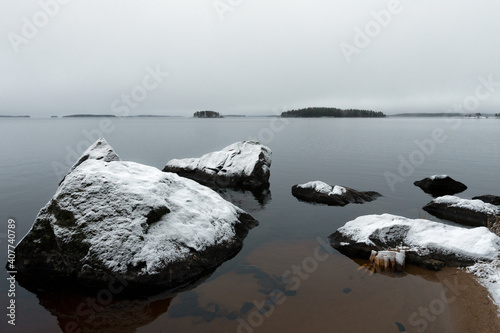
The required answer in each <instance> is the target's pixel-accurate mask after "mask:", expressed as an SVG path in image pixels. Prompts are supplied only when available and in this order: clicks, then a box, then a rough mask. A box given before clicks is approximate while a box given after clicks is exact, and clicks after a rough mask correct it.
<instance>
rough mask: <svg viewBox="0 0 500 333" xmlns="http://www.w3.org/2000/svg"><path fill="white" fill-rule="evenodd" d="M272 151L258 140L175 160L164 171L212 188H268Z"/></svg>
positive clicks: (168, 163)
mask: <svg viewBox="0 0 500 333" xmlns="http://www.w3.org/2000/svg"><path fill="white" fill-rule="evenodd" d="M270 167H271V150H270V149H269V148H268V147H266V146H264V145H261V144H260V143H258V142H256V141H241V142H236V143H233V144H232V145H229V146H227V147H225V148H224V149H222V150H221V151H216V152H212V153H208V154H205V155H203V156H202V157H200V158H185V159H174V160H171V161H169V162H167V165H166V166H165V168H164V169H163V171H165V172H175V173H177V174H178V175H180V176H182V177H187V178H190V179H193V180H196V181H197V182H199V183H201V184H203V185H207V186H212V187H232V188H243V189H257V188H262V187H266V186H269V176H270Z"/></svg>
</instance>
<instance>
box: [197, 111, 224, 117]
mask: <svg viewBox="0 0 500 333" xmlns="http://www.w3.org/2000/svg"><path fill="white" fill-rule="evenodd" d="M193 117H195V118H223V117H222V116H221V115H220V113H219V112H215V111H196V112H195V113H194V115H193Z"/></svg>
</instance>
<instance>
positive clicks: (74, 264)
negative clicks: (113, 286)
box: [10, 139, 271, 295]
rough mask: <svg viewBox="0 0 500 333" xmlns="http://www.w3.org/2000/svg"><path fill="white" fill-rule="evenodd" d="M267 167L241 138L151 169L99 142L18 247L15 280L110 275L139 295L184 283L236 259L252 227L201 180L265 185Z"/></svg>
mask: <svg viewBox="0 0 500 333" xmlns="http://www.w3.org/2000/svg"><path fill="white" fill-rule="evenodd" d="M187 161H189V163H188V164H189V165H188V166H186V164H185V163H184V162H187ZM174 164H175V165H176V167H174V166H173V165H174ZM183 165H184V166H185V167H182V166H183ZM270 165H271V151H270V149H269V148H268V147H265V146H263V145H261V144H259V143H257V142H253V141H244V142H238V143H236V144H233V145H231V146H229V147H226V148H224V149H223V150H222V151H219V152H215V153H211V154H207V155H204V156H203V157H201V158H199V159H189V160H185V161H179V160H177V161H176V162H175V163H174V162H173V161H170V162H168V163H167V166H166V167H165V169H164V171H160V170H158V169H156V168H154V167H150V166H146V165H142V164H138V163H134V162H124V161H121V160H120V158H119V156H118V155H117V154H116V153H115V152H114V150H113V148H112V147H111V146H109V144H108V143H107V142H106V141H105V140H104V139H100V140H98V141H97V142H95V143H94V144H93V145H92V146H91V147H89V149H88V150H87V151H86V152H84V153H83V155H82V156H81V157H80V159H79V160H78V161H77V162H76V163H75V164H74V165H73V167H72V168H71V169H70V171H69V172H68V174H67V175H66V176H65V177H64V179H63V180H62V181H61V183H60V185H59V188H58V189H57V191H56V193H55V195H54V196H53V197H52V199H51V200H50V201H49V202H48V203H47V205H46V206H45V207H43V208H42V209H41V211H40V212H39V214H38V216H37V218H36V220H35V222H34V224H33V226H32V228H31V230H30V231H29V233H28V234H27V235H26V236H25V237H24V238H23V239H22V241H21V242H20V243H19V244H18V245H17V247H16V249H15V252H16V267H15V270H16V271H17V279H18V280H19V281H21V282H22V283H24V285H25V286H26V287H27V288H28V289H35V290H36V289H37V288H38V287H41V288H47V287H48V286H49V285H51V286H55V287H58V286H61V285H62V284H77V285H79V286H81V287H85V288H91V289H95V288H97V289H99V288H102V287H103V286H106V285H107V284H108V283H109V281H112V280H116V279H118V280H120V281H123V283H124V284H126V285H127V291H128V292H130V293H134V292H135V291H140V292H141V294H142V295H144V294H146V293H148V292H149V291H151V292H155V293H156V292H158V291H164V290H173V289H175V288H179V287H180V286H184V285H187V284H189V283H192V282H193V281H196V280H198V279H200V278H202V277H203V276H206V275H207V274H210V273H211V272H212V271H213V270H214V269H215V268H216V267H217V266H219V265H220V264H221V263H223V262H224V261H225V260H228V259H230V258H231V257H233V256H234V255H236V253H238V252H239V250H240V249H241V248H242V244H243V240H244V238H245V237H246V235H247V233H248V231H249V230H250V229H251V228H253V227H254V226H256V225H257V224H258V222H257V221H256V220H255V219H254V218H253V217H252V216H250V215H249V214H248V213H246V212H245V211H243V210H242V209H241V208H239V207H237V206H235V205H234V204H232V203H230V202H228V201H226V200H224V199H223V198H222V197H221V196H220V195H219V194H218V193H217V192H216V191H214V190H213V189H211V188H209V187H207V186H204V185H202V184H206V185H210V186H212V187H216V188H219V187H234V188H243V189H245V188H251V189H253V188H255V187H266V186H268V185H269V174H270V171H269V168H270ZM188 169H189V170H188ZM176 173H179V174H180V175H178V174H176ZM181 176H183V177H181ZM188 178H193V179H195V180H197V181H198V182H195V181H193V180H191V179H188ZM200 183H201V184H200ZM10 270H12V269H10Z"/></svg>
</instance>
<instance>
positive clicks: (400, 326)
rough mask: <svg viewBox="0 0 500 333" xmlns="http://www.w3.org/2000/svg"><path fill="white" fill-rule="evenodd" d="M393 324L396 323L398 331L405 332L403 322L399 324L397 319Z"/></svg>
mask: <svg viewBox="0 0 500 333" xmlns="http://www.w3.org/2000/svg"><path fill="white" fill-rule="evenodd" d="M395 324H396V326H397V327H398V331H400V332H406V327H405V325H403V324H401V323H399V322H397V321H396V322H395Z"/></svg>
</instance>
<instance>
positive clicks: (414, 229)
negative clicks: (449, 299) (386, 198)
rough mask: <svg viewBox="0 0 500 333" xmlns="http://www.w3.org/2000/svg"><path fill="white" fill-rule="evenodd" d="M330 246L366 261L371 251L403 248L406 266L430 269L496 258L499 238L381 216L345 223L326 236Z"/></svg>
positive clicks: (481, 230) (486, 232)
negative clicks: (439, 262)
mask: <svg viewBox="0 0 500 333" xmlns="http://www.w3.org/2000/svg"><path fill="white" fill-rule="evenodd" d="M329 240H330V244H331V245H332V247H334V248H335V249H337V250H338V251H339V252H341V253H344V254H346V255H348V256H351V257H359V258H369V257H370V254H371V251H372V250H374V251H380V250H386V249H395V248H397V247H404V248H406V262H407V263H409V264H416V265H423V266H427V267H431V268H435V267H439V266H436V265H435V263H436V261H441V262H443V263H444V264H446V265H447V266H469V265H472V264H474V262H476V261H478V260H483V261H492V260H495V259H497V258H498V255H499V251H500V238H499V237H498V236H496V235H495V234H493V233H492V232H490V231H489V230H488V229H487V228H486V227H478V228H473V229H467V228H461V227H455V226H451V225H447V224H443V223H439V222H432V221H429V220H425V219H415V220H413V219H408V218H405V217H401V216H396V215H391V214H382V215H365V216H361V217H358V218H356V219H355V220H353V221H350V222H347V223H346V224H345V225H344V226H343V227H341V228H339V229H338V230H337V231H336V232H335V233H333V234H331V235H330V236H329Z"/></svg>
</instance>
